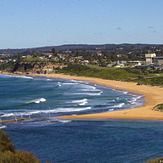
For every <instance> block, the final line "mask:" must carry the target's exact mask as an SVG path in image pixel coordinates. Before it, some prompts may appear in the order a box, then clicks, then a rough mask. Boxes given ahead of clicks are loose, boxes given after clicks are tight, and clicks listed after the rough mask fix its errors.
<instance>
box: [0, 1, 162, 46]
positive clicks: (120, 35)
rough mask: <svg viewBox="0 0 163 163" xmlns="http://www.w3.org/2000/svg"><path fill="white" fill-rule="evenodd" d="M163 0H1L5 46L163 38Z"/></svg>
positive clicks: (159, 41) (0, 23) (0, 20)
mask: <svg viewBox="0 0 163 163" xmlns="http://www.w3.org/2000/svg"><path fill="white" fill-rule="evenodd" d="M162 6H163V0H0V49H4V48H28V47H40V46H53V45H62V44H112V43H116V44H120V43H154V44H163V18H162V17H163V9H162V8H163V7H162Z"/></svg>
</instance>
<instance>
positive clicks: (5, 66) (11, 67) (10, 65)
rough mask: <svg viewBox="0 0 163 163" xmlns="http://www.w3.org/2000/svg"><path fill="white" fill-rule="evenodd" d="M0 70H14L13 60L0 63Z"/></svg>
mask: <svg viewBox="0 0 163 163" xmlns="http://www.w3.org/2000/svg"><path fill="white" fill-rule="evenodd" d="M0 70H1V71H4V70H5V71H7V72H13V70H14V62H8V63H1V64H0Z"/></svg>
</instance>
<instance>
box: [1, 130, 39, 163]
mask: <svg viewBox="0 0 163 163" xmlns="http://www.w3.org/2000/svg"><path fill="white" fill-rule="evenodd" d="M0 162H1V163H39V160H38V159H37V158H36V157H35V156H34V155H33V153H32V152H30V153H29V152H24V151H15V149H14V146H13V144H12V142H11V140H10V138H9V135H8V134H6V133H5V132H3V131H2V130H1V129H0Z"/></svg>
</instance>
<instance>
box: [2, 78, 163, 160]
mask: <svg viewBox="0 0 163 163" xmlns="http://www.w3.org/2000/svg"><path fill="white" fill-rule="evenodd" d="M0 90H1V91H0V119H1V120H6V119H15V118H22V117H23V118H28V117H31V120H26V121H21V122H14V123H6V124H2V125H0V128H3V130H4V131H5V132H7V133H9V135H10V138H11V140H12V142H13V144H14V146H15V148H16V149H17V150H25V151H32V152H33V153H34V154H35V155H36V157H38V159H39V160H40V161H41V162H45V161H46V160H47V161H53V162H59V163H60V162H65V163H67V162H68V163H71V162H72V163H73V162H79V163H80V162H81V163H83V162H88V163H89V162H90V163H91V162H92V163H95V162H97V163H101V162H102V163H103V162H104V163H105V162H106V163H112V162H143V161H147V160H148V159H151V158H157V157H161V156H162V153H163V147H162V143H163V128H162V125H163V122H162V121H136V120H135V121H133V120H132V121H131V120H111V119H110V120H109V119H107V120H106V119H105V120H73V121H71V120H57V121H53V120H55V117H57V116H62V115H74V114H75V115H76V114H86V113H100V112H110V111H115V110H120V109H127V108H133V107H136V106H141V105H142V104H143V103H144V100H143V95H139V94H134V93H131V92H127V91H123V90H115V89H112V88H109V87H106V86H100V85H97V84H93V83H90V82H88V81H76V80H66V79H58V78H47V77H34V76H16V75H0ZM49 118H50V120H49Z"/></svg>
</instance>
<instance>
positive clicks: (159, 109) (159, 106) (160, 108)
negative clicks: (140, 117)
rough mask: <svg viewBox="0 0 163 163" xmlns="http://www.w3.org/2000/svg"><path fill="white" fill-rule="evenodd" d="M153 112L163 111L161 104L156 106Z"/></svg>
mask: <svg viewBox="0 0 163 163" xmlns="http://www.w3.org/2000/svg"><path fill="white" fill-rule="evenodd" d="M154 110H157V111H163V104H158V105H156V106H155V107H154Z"/></svg>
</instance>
